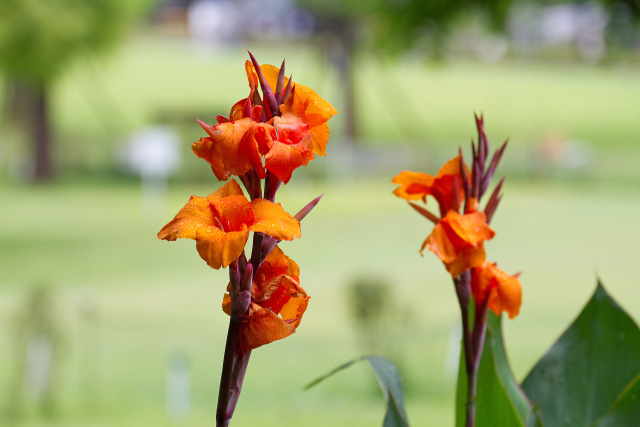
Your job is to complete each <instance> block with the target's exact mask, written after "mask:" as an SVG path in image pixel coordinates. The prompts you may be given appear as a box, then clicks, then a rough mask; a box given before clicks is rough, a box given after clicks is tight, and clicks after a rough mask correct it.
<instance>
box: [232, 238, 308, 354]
mask: <svg viewBox="0 0 640 427" xmlns="http://www.w3.org/2000/svg"><path fill="white" fill-rule="evenodd" d="M299 276H300V269H299V268H298V264H296V263H295V262H294V261H293V260H292V259H290V258H289V257H288V256H286V255H285V254H284V253H283V252H282V250H281V249H280V248H279V247H278V246H276V247H275V248H274V249H273V251H271V253H270V254H269V256H267V258H266V259H265V260H264V262H263V263H262V265H260V268H259V269H258V272H257V274H256V276H255V278H254V280H253V285H252V287H251V304H250V305H249V312H248V313H247V315H246V316H245V317H244V318H243V319H242V323H241V327H240V346H241V348H242V350H243V351H248V350H251V349H254V348H256V347H260V346H261V345H264V344H268V343H270V342H272V341H275V340H279V339H282V338H285V337H288V336H289V335H291V334H293V333H294V332H295V330H296V328H297V327H298V326H299V325H300V321H301V320H302V315H303V314H304V311H305V310H306V308H307V304H308V301H309V296H307V294H306V292H305V291H304V289H302V287H301V286H300V279H299ZM222 309H223V310H224V311H225V313H227V314H229V315H231V296H230V295H229V294H225V296H224V300H223V302H222Z"/></svg>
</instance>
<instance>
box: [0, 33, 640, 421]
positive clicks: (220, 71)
mask: <svg viewBox="0 0 640 427" xmlns="http://www.w3.org/2000/svg"><path fill="white" fill-rule="evenodd" d="M250 48H251V49H252V51H254V53H256V54H258V58H259V59H260V60H261V61H264V62H270V63H277V62H279V59H280V58H281V57H282V56H285V55H286V56H287V60H288V67H290V68H289V70H290V71H291V72H293V74H294V79H296V80H297V81H300V82H301V83H303V84H306V85H308V86H311V87H313V88H314V89H316V90H317V91H318V92H319V93H320V94H321V95H323V96H324V97H325V98H327V99H328V100H330V101H332V102H333V99H336V100H337V101H335V105H336V107H337V108H338V110H340V109H341V101H340V84H339V82H337V81H336V77H335V75H334V73H333V72H332V71H331V69H329V68H327V67H324V66H322V65H321V62H320V61H319V58H320V54H319V53H318V52H317V51H316V50H313V49H301V48H299V47H295V46H293V47H292V46H283V47H281V48H278V49H274V48H271V49H266V48H264V46H250ZM285 49H288V50H289V52H288V53H286V52H285ZM244 57H245V53H244V50H243V49H241V48H240V47H238V49H237V50H233V51H229V50H227V51H217V52H211V51H206V52H203V51H198V50H195V49H192V48H187V47H186V46H185V45H183V44H176V43H174V42H171V41H167V40H164V41H163V40H161V41H157V40H149V39H140V40H135V41H133V42H132V43H130V44H128V46H127V47H126V48H125V49H124V50H123V51H122V52H121V53H119V54H118V55H116V56H115V57H113V58H112V60H111V61H108V62H106V63H105V65H102V64H101V65H98V66H97V67H96V68H89V69H88V70H87V68H86V66H83V67H78V68H77V69H75V70H74V71H73V72H71V73H70V74H69V76H68V77H67V79H66V80H65V81H64V82H63V83H62V84H61V86H59V87H58V89H57V91H58V92H57V95H58V96H57V98H56V110H55V120H56V124H57V132H58V133H59V137H60V140H59V151H58V152H57V156H58V160H59V161H60V164H62V165H63V166H65V167H67V168H68V169H69V170H74V171H78V170H82V169H83V168H88V169H92V168H95V169H98V170H104V169H109V168H112V165H113V162H114V161H113V159H114V150H115V147H116V146H117V145H118V141H121V139H120V138H122V137H123V136H124V135H126V134H127V133H129V132H132V131H133V130H135V129H136V128H137V127H139V126H141V125H143V124H145V123H149V122H153V121H157V120H161V119H162V118H163V117H165V118H166V117H167V115H170V116H172V117H173V116H174V115H180V116H182V115H184V116H186V117H187V118H189V119H188V120H191V117H192V116H193V115H196V114H197V115H200V114H205V115H207V114H208V115H209V117H213V115H215V114H218V113H223V114H225V113H226V112H227V110H228V108H229V106H230V105H231V104H232V103H233V102H235V101H237V100H238V99H239V98H241V97H243V96H245V93H246V81H245V79H244V75H243V69H242V64H243V61H244ZM359 61H360V64H361V65H362V72H361V73H360V74H359V76H358V89H359V91H360V92H359V93H360V94H361V95H360V98H359V100H358V104H359V110H358V111H359V114H360V116H359V120H360V125H361V128H362V130H363V140H364V141H367V142H366V143H367V144H369V145H368V147H369V146H374V147H376V148H379V149H382V150H385V149H386V150H389V149H393V148H394V147H396V146H397V147H399V148H400V149H402V150H412V151H411V152H412V153H416V154H418V155H419V157H420V158H421V159H426V160H420V161H413V162H412V163H415V164H423V163H424V164H428V165H431V166H432V167H433V170H430V171H429V172H435V171H436V170H437V168H438V166H439V165H438V163H439V162H440V160H444V159H446V158H447V157H453V155H454V153H455V150H457V146H458V144H466V143H467V141H468V140H469V139H470V138H471V137H472V136H474V128H473V120H472V112H473V111H474V110H476V111H483V112H484V113H485V117H486V119H487V129H488V134H489V137H490V138H492V140H493V141H496V142H497V141H500V140H501V139H503V138H504V137H506V136H510V137H511V145H510V147H509V149H508V151H507V154H506V155H505V158H504V160H503V166H504V167H503V168H502V169H501V171H500V172H504V171H507V172H510V173H513V175H514V176H516V177H517V178H516V179H513V178H509V179H508V180H507V184H506V186H505V198H504V200H503V202H502V204H501V206H500V208H499V210H498V212H497V215H496V217H495V219H494V222H493V228H494V229H495V230H496V231H497V236H496V238H495V239H494V240H493V241H491V242H489V243H488V244H487V250H488V254H489V258H490V259H491V260H492V261H498V262H499V265H500V267H501V268H503V269H504V270H506V271H508V272H516V271H523V275H522V276H521V280H522V284H523V288H524V304H523V307H522V310H521V314H520V316H519V317H518V318H516V319H515V320H513V321H508V322H506V326H505V332H506V339H507V347H508V351H509V355H510V357H511V360H512V364H513V368H514V372H515V374H516V376H517V377H518V378H519V379H522V378H523V377H524V376H525V375H526V373H527V372H528V370H529V369H530V367H531V366H532V364H533V363H534V362H535V361H536V360H537V359H538V358H539V357H540V356H541V355H542V354H543V353H544V352H545V351H546V349H547V348H548V347H549V346H550V345H551V343H552V342H553V341H554V340H555V339H556V338H557V336H558V335H560V334H561V333H562V331H563V330H564V328H565V327H566V325H567V324H568V322H570V321H571V320H572V319H573V318H574V317H575V316H576V315H577V313H578V312H579V310H580V309H581V307H582V306H583V305H584V303H585V302H586V301H587V299H588V298H589V296H590V294H591V293H592V292H593V290H594V288H595V283H596V277H600V278H601V279H602V281H603V282H604V284H605V286H606V288H607V289H608V290H609V291H610V292H611V293H612V294H613V296H614V298H616V299H617V300H618V301H619V302H620V303H621V304H622V305H623V306H624V307H625V308H626V309H627V310H628V311H629V312H630V314H631V315H632V316H633V317H634V318H635V319H636V320H638V319H639V318H640V288H639V287H638V286H637V281H638V279H639V278H640V275H639V274H638V272H637V270H636V268H635V267H636V266H635V260H636V259H637V257H638V255H639V254H640V253H639V251H638V247H637V242H638V241H640V227H638V226H637V218H638V217H639V216H640V195H639V193H638V180H639V178H640V172H639V169H638V168H637V159H638V155H639V154H640V149H639V148H638V144H637V141H638V140H639V138H640V121H638V117H639V116H638V113H640V103H638V101H637V100H638V99H640V73H639V72H638V70H637V69H633V68H614V67H601V68H595V67H589V68H587V67H579V66H575V65H568V64H546V65H544V64H527V63H506V64H493V65H487V64H478V63H463V62H455V63H452V64H443V65H440V66H438V67H426V66H424V65H422V64H417V63H415V62H411V61H405V62H402V63H400V64H399V65H396V66H394V67H390V66H382V65H380V64H379V63H377V62H375V61H373V59H371V58H360V59H359ZM300 64H304V65H303V66H301V65H300ZM371 64H373V65H371ZM199 117H200V118H205V119H206V117H204V116H199ZM187 118H182V117H181V118H180V119H179V120H178V119H176V120H175V121H176V122H177V123H180V124H181V123H182V120H183V119H184V120H187ZM209 120H210V119H209ZM335 120H336V124H335V126H334V127H333V128H332V129H333V130H332V132H334V134H333V135H334V137H335V140H334V141H339V140H340V136H341V127H342V126H343V124H342V122H340V116H339V115H338V116H337V117H336V119H335ZM181 126H182V125H181ZM194 127H195V126H193V125H188V126H184V127H181V131H183V132H184V136H185V144H184V150H183V151H184V156H185V161H184V163H185V164H184V166H185V169H187V170H189V173H190V175H189V174H187V173H183V175H181V177H180V178H181V179H176V180H175V181H172V182H171V183H170V185H169V188H168V192H167V195H166V199H160V200H158V201H157V203H156V207H157V209H155V210H150V209H149V207H148V206H147V205H146V204H145V203H144V202H143V200H142V198H141V188H140V185H139V183H138V182H136V181H135V180H133V179H125V178H122V177H118V178H115V179H114V178H104V177H102V178H99V177H95V176H91V175H67V176H66V177H64V178H63V179H62V180H61V181H59V182H57V183H55V184H49V185H38V186H30V185H26V184H19V183H16V182H12V181H7V180H2V181H1V182H0V197H1V198H2V211H1V215H2V216H1V221H0V260H1V261H0V402H9V403H10V402H13V401H16V400H15V399H17V401H18V402H19V401H20V399H21V396H22V391H21V390H22V388H21V384H20V383H18V385H17V386H16V385H15V383H14V382H13V381H15V377H16V372H18V370H19V365H20V361H21V360H24V356H23V355H22V354H23V353H20V352H21V351H22V352H24V348H22V347H20V345H21V344H22V345H23V344H24V340H22V341H21V338H20V337H21V336H20V335H19V332H20V329H19V325H20V320H19V319H20V318H21V316H24V314H21V313H23V312H24V307H25V305H26V301H27V298H28V295H29V292H30V290H31V289H34V288H37V287H44V288H47V289H50V290H51V292H52V294H51V295H52V301H53V303H52V307H53V314H52V315H51V316H52V319H53V321H52V323H53V324H54V326H55V328H56V330H57V331H58V336H59V343H60V347H59V352H58V353H56V355H57V357H58V358H57V359H56V361H57V364H56V373H57V375H58V376H57V378H56V382H55V387H56V408H57V415H56V416H55V417H54V418H52V419H50V420H47V419H44V418H41V417H39V416H37V415H36V414H35V413H34V409H33V407H32V406H33V405H32V403H30V402H28V401H27V402H25V411H24V413H25V415H24V416H23V418H21V419H19V420H18V421H16V424H17V425H20V426H51V427H53V426H56V427H58V426H65V427H66V426H71V427H74V426H86V425H91V426H105V427H106V426H112V425H123V426H136V427H138V426H171V425H174V424H179V425H184V426H204V425H211V424H212V420H213V417H214V414H215V401H216V396H217V387H218V381H219V374H220V365H221V359H222V353H223V348H224V338H225V333H226V327H227V323H228V317H227V316H226V315H225V314H224V313H222V311H221V309H220V302H221V299H222V295H223V293H224V288H225V286H226V283H227V278H226V276H225V272H224V271H214V270H212V269H210V268H208V267H207V266H206V264H205V263H204V262H203V261H202V260H201V259H200V258H199V257H198V255H197V253H196V251H195V247H194V246H195V245H194V244H193V242H191V241H179V242H175V243H171V244H169V243H166V242H162V241H159V240H157V239H156V238H155V235H156V233H157V231H158V230H159V229H160V228H161V227H162V226H163V225H164V224H165V223H166V222H168V221H169V220H170V219H171V218H172V217H173V215H175V213H176V212H177V211H178V209H179V208H180V207H182V206H183V205H184V203H185V202H186V201H187V199H188V198H189V196H191V195H192V194H196V195H200V196H204V195H206V194H209V193H210V192H212V191H213V190H214V189H215V188H217V186H218V185H219V184H218V183H217V182H215V180H214V178H213V176H210V175H209V174H208V172H207V167H206V165H204V164H203V163H202V162H199V161H197V159H195V158H192V155H191V154H190V150H189V144H190V142H191V140H192V139H193V138H195V137H197V136H198V135H199V133H200V132H199V131H198V130H197V129H194ZM194 135H195V136H194ZM549 135H562V138H564V139H566V140H581V141H582V143H581V144H583V146H584V147H586V148H587V150H588V151H589V153H590V163H588V164H587V165H586V166H583V167H581V168H578V169H562V170H555V169H553V170H551V169H544V170H543V172H544V173H547V175H548V176H547V177H546V178H541V177H540V176H539V175H540V173H536V169H535V162H534V160H533V159H534V158H535V154H536V153H537V150H538V148H539V147H540V146H541V145H544V141H545V138H547V137H548V136H549ZM12 150H13V151H12ZM19 151H20V148H19V147H18V146H17V145H15V146H10V147H9V149H8V150H5V153H8V154H12V153H18V152H19ZM341 154H342V152H341V151H340V149H339V147H337V146H336V143H335V142H334V145H333V146H332V145H331V142H330V146H329V151H328V156H327V158H318V159H316V160H314V165H313V166H312V167H313V169H312V171H314V175H317V178H315V179H311V178H310V177H309V174H305V171H300V173H299V174H298V175H297V176H295V177H294V179H293V180H292V181H291V183H290V184H289V186H287V187H285V188H283V189H281V190H280V192H279V193H278V201H279V202H281V203H282V204H283V206H284V207H285V209H287V210H289V211H297V210H298V209H299V208H300V207H302V206H304V204H306V203H307V202H308V201H309V200H311V199H312V198H314V197H316V196H317V195H319V194H325V197H324V198H323V200H322V201H321V203H320V205H319V206H318V208H317V209H316V210H314V211H313V213H312V214H311V215H310V216H309V217H307V218H306V219H305V220H304V222H303V238H302V239H301V240H300V241H294V242H289V243H286V244H285V245H283V250H284V251H285V253H287V254H288V255H289V256H291V257H292V258H293V259H294V260H296V262H298V264H299V265H300V267H301V281H302V285H303V286H304V288H305V289H306V290H307V291H308V292H309V294H310V295H311V297H312V299H311V302H310V306H309V309H308V311H307V313H306V314H305V317H304V321H303V322H302V326H301V327H300V329H299V330H298V333H296V334H295V335H294V336H293V337H291V338H288V339H286V340H283V341H280V342H277V343H274V344H272V345H269V346H266V347H264V348H260V349H258V350H256V351H255V352H254V354H253V355H252V360H251V364H250V367H249V369H248V372H247V378H246V381H245V388H244V390H243V394H242V397H241V399H240V402H239V404H238V409H237V413H236V415H235V416H234V420H235V421H234V424H235V425H238V426H243V425H252V424H260V425H285V426H287V425H304V426H326V425H331V424H335V425H349V426H371V425H379V424H380V422H381V419H382V414H383V403H382V397H381V395H380V393H379V391H377V390H376V387H377V386H376V384H375V381H374V380H373V377H372V375H371V373H370V372H368V370H367V368H366V366H365V365H362V366H356V367H354V368H352V369H350V370H348V371H346V372H344V373H342V374H341V375H339V376H337V377H335V378H332V379H330V380H328V381H327V382H325V383H323V384H320V385H319V386H317V387H316V388H314V389H312V390H309V391H305V392H302V391H301V389H302V387H303V386H304V385H305V384H306V383H308V382H310V381H311V380H313V379H314V378H316V377H317V376H319V375H321V374H323V373H325V372H327V371H328V370H330V369H332V368H334V367H335V366H337V365H339V364H341V363H343V362H345V361H346V360H349V359H351V358H354V357H357V356H359V355H361V354H362V353H363V351H365V350H364V349H363V348H362V347H361V346H360V345H359V342H360V340H359V337H358V335H357V332H356V329H355V328H354V326H353V322H352V319H351V317H350V310H349V301H348V297H347V295H348V292H347V290H348V289H349V284H350V283H351V282H353V281H354V280H355V279H357V278H360V277H365V278H366V277H374V278H376V279H382V280H384V281H386V282H388V283H389V286H390V287H391V289H392V298H391V299H390V300H389V302H388V306H389V307H391V308H390V312H391V313H392V315H393V317H392V318H391V320H390V321H388V322H387V324H386V328H387V329H386V330H385V331H383V332H384V334H383V336H384V337H385V343H386V346H385V347H384V348H385V354H386V355H388V356H389V357H391V358H392V359H393V360H394V361H396V362H397V363H398V365H399V367H400V369H401V371H402V373H403V376H404V381H405V386H406V394H407V409H408V414H409V419H410V421H411V422H412V424H413V425H417V426H422V425H428V426H443V427H444V426H450V425H452V419H453V396H454V383H455V373H454V372H452V369H451V368H450V366H451V365H452V362H451V361H452V360H455V357H454V356H452V355H451V352H450V346H451V344H452V343H453V344H455V343H456V335H455V332H454V331H455V330H456V327H457V317H458V311H457V309H456V302H455V297H454V293H453V290H452V289H451V283H450V278H449V277H447V274H446V273H445V271H444V269H443V268H442V266H441V264H440V263H439V262H438V261H436V260H435V259H434V257H432V256H430V255H429V254H425V257H420V255H419V254H418V252H417V251H418V249H419V247H420V244H421V243H422V241H423V239H424V238H425V237H426V235H427V234H428V231H429V224H427V223H426V222H425V221H424V220H423V219H422V218H421V217H419V215H417V214H416V213H415V212H414V211H413V210H412V209H410V208H409V207H408V206H407V205H406V203H404V202H403V201H401V200H400V199H397V198H395V197H393V196H392V195H391V191H392V189H393V186H392V185H391V184H390V183H389V181H390V179H391V177H392V176H393V174H395V173H397V172H399V170H397V171H390V172H389V173H388V175H387V172H386V171H385V172H384V174H383V175H380V174H376V173H373V172H372V171H366V172H367V173H366V174H361V175H360V174H357V173H356V174H355V175H354V174H350V175H345V174H344V170H343V169H340V168H339V167H338V166H339V165H340V164H343V163H344V161H343V160H341V159H339V158H336V157H337V156H340V155H341ZM333 156H336V157H333ZM445 156H446V157H445ZM8 163H9V162H8V161H6V162H2V165H3V166H5V167H7V169H10V168H11V166H9V165H8ZM406 167H412V165H411V166H410V165H407V166H406ZM193 171H195V172H193ZM552 171H553V173H554V174H551V172H552ZM534 175H535V176H534ZM194 176H197V177H202V178H201V179H200V180H199V181H197V183H194V181H193V180H188V179H184V178H193V177H194ZM296 178H298V179H296ZM174 354H182V355H184V356H185V357H186V358H187V359H188V361H189V366H190V374H191V398H192V400H191V411H190V415H189V416H188V417H187V418H186V419H184V420H182V421H181V422H178V421H176V420H173V419H172V418H171V417H170V416H169V415H167V410H166V397H165V387H166V370H167V363H168V361H169V360H170V358H171V357H172V355H174ZM453 365H455V363H454V364H453ZM12 399H13V400H12ZM9 403H7V404H5V405H4V407H0V417H2V418H0V424H2V425H5V424H8V423H9V421H10V419H9V418H7V416H8V415H7V407H6V406H7V405H9Z"/></svg>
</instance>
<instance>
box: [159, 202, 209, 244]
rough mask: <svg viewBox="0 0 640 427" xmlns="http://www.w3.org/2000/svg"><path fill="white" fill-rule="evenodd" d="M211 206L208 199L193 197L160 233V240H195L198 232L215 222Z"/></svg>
mask: <svg viewBox="0 0 640 427" xmlns="http://www.w3.org/2000/svg"><path fill="white" fill-rule="evenodd" d="M210 206H211V204H210V203H209V201H208V200H207V199H204V198H202V197H198V196H191V198H190V199H189V201H188V202H187V204H186V205H184V207H183V208H182V209H180V211H179V212H178V214H177V215H176V216H175V217H174V218H173V219H172V220H171V221H170V222H169V223H168V224H167V225H165V226H164V227H163V228H162V230H160V232H159V233H158V239H162V240H169V241H173V240H176V239H179V238H180V239H195V238H196V233H197V232H198V230H202V229H206V228H208V227H209V225H210V224H211V223H212V221H213V212H211V208H210Z"/></svg>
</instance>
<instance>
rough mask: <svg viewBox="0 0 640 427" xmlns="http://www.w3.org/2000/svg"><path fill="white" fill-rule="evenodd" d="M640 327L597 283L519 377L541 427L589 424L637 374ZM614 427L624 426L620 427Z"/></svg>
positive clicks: (574, 426)
mask: <svg viewBox="0 0 640 427" xmlns="http://www.w3.org/2000/svg"><path fill="white" fill-rule="evenodd" d="M639 355H640V329H638V326H637V325H636V324H635V323H634V321H633V320H632V319H631V318H630V317H629V316H628V315H627V314H626V313H625V312H624V310H623V309H622V308H621V307H620V306H619V305H618V304H617V303H616V302H615V301H614V300H613V299H612V298H611V297H610V296H609V295H608V294H607V292H606V291H605V290H604V287H603V286H602V284H601V283H599V282H598V286H597V287H596V290H595V292H594V294H593V296H592V297H591V299H590V300H589V302H588V303H587V305H586V306H585V308H584V309H583V310H582V313H580V315H579V316H578V318H577V319H576V320H575V321H574V322H573V323H572V324H571V326H569V328H568V329H567V330H566V331H565V333H564V334H562V336H561V337H560V338H559V339H558V341H556V343H555V344H554V345H553V346H552V347H551V349H550V350H549V351H548V352H547V354H545V355H544V356H543V357H542V359H540V361H539V362H538V363H537V365H536V366H535V367H534V368H533V369H532V370H531V372H530V373H529V375H527V377H526V378H525V380H524V382H523V384H522V388H523V389H524V391H525V393H526V394H527V396H529V398H530V399H531V401H532V402H533V403H534V404H537V405H539V406H540V412H541V413H542V419H543V421H544V423H545V425H546V426H547V427H565V426H566V427H581V426H589V425H591V424H592V423H593V422H594V421H596V420H597V419H598V418H600V417H602V416H604V415H605V414H606V413H607V411H608V410H609V408H610V407H611V406H612V405H613V404H614V402H615V401H616V399H617V397H618V395H619V394H620V393H621V391H622V390H623V389H624V387H625V386H627V385H628V384H629V383H630V382H631V380H633V379H634V378H635V377H636V376H637V375H638V373H640V357H639ZM620 426H626V425H624V424H621V425H620Z"/></svg>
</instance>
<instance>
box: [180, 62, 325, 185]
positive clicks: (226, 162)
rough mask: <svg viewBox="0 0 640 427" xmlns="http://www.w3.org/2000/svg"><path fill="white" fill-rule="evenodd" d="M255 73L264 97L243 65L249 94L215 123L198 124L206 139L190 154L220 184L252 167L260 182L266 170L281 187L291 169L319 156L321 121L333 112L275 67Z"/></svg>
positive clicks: (322, 141)
mask: <svg viewBox="0 0 640 427" xmlns="http://www.w3.org/2000/svg"><path fill="white" fill-rule="evenodd" d="M259 69H260V75H261V76H262V77H263V79H264V82H265V86H264V87H263V92H264V89H267V90H266V93H264V99H260V97H259V95H258V92H257V87H258V84H261V80H260V78H259V76H258V74H257V73H256V68H255V67H254V65H253V63H252V62H251V61H246V63H245V71H246V73H247V79H248V81H249V90H250V91H249V96H248V97H247V98H244V99H241V100H240V101H238V102H237V103H236V104H235V105H234V106H233V107H232V108H231V111H230V114H229V118H228V119H227V118H226V117H223V116H217V117H216V119H217V120H218V124H217V125H213V126H212V125H208V124H206V123H204V122H199V123H200V125H201V126H202V127H203V129H204V130H205V131H206V132H207V134H208V135H209V136H208V137H205V138H201V139H200V140H198V141H196V142H195V143H194V144H193V146H192V150H193V152H194V153H195V155H196V156H198V157H200V158H202V159H204V160H205V161H207V162H208V163H209V164H210V165H211V169H212V170H213V172H214V174H215V175H216V177H217V178H218V179H219V180H221V181H225V180H227V179H229V177H230V176H231V175H237V176H242V175H244V174H245V173H247V172H249V170H251V169H252V168H253V169H254V170H255V171H256V173H257V175H258V177H259V178H261V179H263V178H265V177H266V174H267V171H269V172H271V173H273V174H274V175H275V176H277V177H278V178H279V179H280V180H281V181H282V182H284V183H285V184H286V183H287V182H289V180H290V179H291V175H292V173H293V171H294V170H295V169H297V168H299V167H300V166H306V165H307V164H308V163H309V161H311V160H312V159H313V158H314V156H315V154H320V155H323V156H324V155H325V151H326V145H327V140H328V139H329V126H328V124H327V121H328V120H329V119H330V118H331V117H332V116H333V115H334V114H336V113H337V111H336V110H335V109H334V108H333V107H332V106H331V104H329V103H328V102H327V101H325V100H324V99H322V98H321V97H320V96H319V95H318V94H317V93H316V92H314V91H313V90H311V89H309V88H307V87H305V86H302V85H299V84H295V85H293V82H291V81H289V79H287V78H286V77H284V75H282V76H281V75H280V74H281V73H280V69H278V68H276V67H274V66H272V65H267V64H265V65H262V66H260V67H259ZM285 86H286V90H285V89H284V87H285ZM273 88H276V91H275V95H274V92H273ZM269 100H271V101H272V102H269ZM270 104H271V105H275V107H273V109H272V107H269V105H270ZM274 109H275V111H274Z"/></svg>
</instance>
